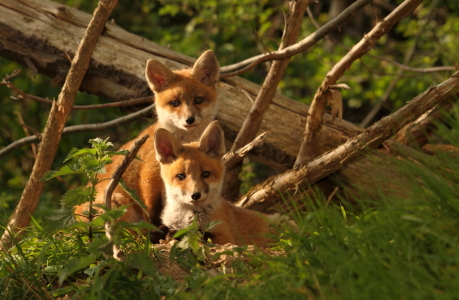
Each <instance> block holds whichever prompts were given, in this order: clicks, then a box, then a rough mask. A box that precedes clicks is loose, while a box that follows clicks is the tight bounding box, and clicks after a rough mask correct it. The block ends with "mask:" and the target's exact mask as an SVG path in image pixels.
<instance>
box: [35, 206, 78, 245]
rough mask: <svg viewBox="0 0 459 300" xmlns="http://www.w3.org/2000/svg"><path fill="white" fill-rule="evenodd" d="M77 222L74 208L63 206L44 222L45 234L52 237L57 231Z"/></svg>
mask: <svg viewBox="0 0 459 300" xmlns="http://www.w3.org/2000/svg"><path fill="white" fill-rule="evenodd" d="M75 222H76V220H75V216H74V215H73V209H72V208H68V207H62V208H60V209H57V210H54V211H53V212H51V213H50V214H49V215H48V216H47V217H46V219H45V221H44V222H43V236H44V237H45V238H47V237H50V236H51V235H53V234H54V233H55V232H57V231H59V230H62V229H64V228H67V227H69V226H71V225H72V224H74V223H75Z"/></svg>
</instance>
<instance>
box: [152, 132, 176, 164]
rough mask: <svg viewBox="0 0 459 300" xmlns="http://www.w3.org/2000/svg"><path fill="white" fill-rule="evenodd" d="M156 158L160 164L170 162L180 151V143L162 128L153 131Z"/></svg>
mask: <svg viewBox="0 0 459 300" xmlns="http://www.w3.org/2000/svg"><path fill="white" fill-rule="evenodd" d="M155 150H156V159H157V160H158V161H159V162H160V163H162V164H170V163H172V162H173V161H174V160H176V159H177V157H178V156H179V155H180V153H182V144H180V142H179V141H178V140H177V139H176V138H175V136H173V135H172V133H170V132H169V131H167V130H166V129H164V128H159V129H158V130H156V132H155Z"/></svg>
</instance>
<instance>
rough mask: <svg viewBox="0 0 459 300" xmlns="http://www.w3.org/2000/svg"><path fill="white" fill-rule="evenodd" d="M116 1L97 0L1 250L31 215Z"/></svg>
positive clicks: (26, 223)
mask: <svg viewBox="0 0 459 300" xmlns="http://www.w3.org/2000/svg"><path fill="white" fill-rule="evenodd" d="M117 3H118V1H117V0H101V1H100V2H99V5H98V7H97V8H96V10H95V12H94V18H92V20H91V22H90V23H89V26H88V29H87V30H86V32H85V33H84V36H83V39H82V41H81V43H80V45H79V46H78V50H77V51H76V54H75V58H74V59H73V61H72V64H71V66H70V70H69V73H68V75H67V77H66V79H65V83H64V86H63V87H62V91H61V93H60V94H59V98H58V100H57V102H56V103H55V104H53V106H52V108H51V112H50V114H49V118H48V121H47V122H46V127H45V132H44V134H43V139H42V142H41V144H40V147H39V150H38V154H37V159H36V161H35V164H34V166H33V169H32V173H31V175H30V178H29V180H28V182H27V184H26V187H25V188H24V191H23V194H22V197H21V200H20V202H19V204H18V206H17V207H16V209H15V211H14V213H13V216H12V217H11V219H10V221H9V222H8V226H7V230H5V233H4V234H3V236H2V239H1V244H0V248H1V249H2V250H3V251H5V250H7V249H8V248H9V247H10V245H11V242H12V239H13V238H14V236H13V234H20V233H21V231H22V229H23V228H26V227H27V226H28V225H29V222H30V216H31V215H32V214H33V213H34V211H35V208H36V206H37V204H38V198H39V196H40V193H41V191H42V189H43V185H44V182H43V181H40V180H41V179H42V178H43V175H44V174H45V173H46V172H48V171H49V170H50V168H51V164H52V162H53V159H54V156H55V154H56V152H57V147H58V145H59V141H60V138H61V135H62V131H63V130H64V125H65V122H66V121H67V119H68V116H69V114H70V111H71V107H72V105H73V101H74V99H75V96H76V94H77V92H78V89H79V87H80V84H81V82H82V80H83V76H84V74H85V72H86V70H87V68H88V65H89V60H90V59H91V54H92V52H93V49H94V47H95V45H96V43H97V40H98V39H99V35H100V34H101V32H102V30H103V29H104V26H105V22H106V21H107V19H108V16H109V15H110V14H111V12H112V10H113V9H114V8H115V6H116V4H117Z"/></svg>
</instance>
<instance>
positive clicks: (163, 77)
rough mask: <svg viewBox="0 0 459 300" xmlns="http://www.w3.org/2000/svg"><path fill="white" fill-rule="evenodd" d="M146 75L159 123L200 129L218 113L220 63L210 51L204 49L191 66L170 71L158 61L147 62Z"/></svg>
mask: <svg viewBox="0 0 459 300" xmlns="http://www.w3.org/2000/svg"><path fill="white" fill-rule="evenodd" d="M145 76H146V78H147V81H148V85H149V86H150V88H151V89H152V91H153V92H154V93H155V103H156V111H157V114H158V122H159V123H160V124H161V125H162V127H164V128H167V129H169V130H171V131H173V130H175V129H177V128H178V129H181V130H184V131H193V130H195V129H198V128H200V129H201V132H202V131H203V130H204V129H205V128H206V127H207V125H208V124H209V123H210V122H212V121H213V120H214V117H215V114H216V112H217V91H216V89H215V82H216V81H217V80H218V78H219V76H220V65H219V63H218V61H217V58H216V57H215V54H214V52H213V51H211V50H208V51H206V52H204V53H203V54H202V55H201V56H200V57H199V58H198V60H197V61H196V62H195V64H194V66H193V68H192V69H185V70H180V71H172V70H171V69H169V68H168V67H167V66H165V65H163V64H162V63H160V62H159V61H157V60H154V59H150V60H149V61H148V62H147V67H146V69H145Z"/></svg>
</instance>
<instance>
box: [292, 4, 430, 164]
mask: <svg viewBox="0 0 459 300" xmlns="http://www.w3.org/2000/svg"><path fill="white" fill-rule="evenodd" d="M421 2H422V0H406V1H404V2H403V3H402V4H400V5H399V6H398V7H397V8H396V9H395V10H394V11H393V12H391V13H390V14H389V15H388V16H387V17H386V18H385V19H384V20H382V21H381V22H380V23H378V24H377V25H376V26H375V27H374V28H373V29H372V30H371V31H370V32H369V33H368V34H366V35H365V36H364V37H363V39H362V40H361V41H360V42H359V43H358V44H356V45H355V46H354V47H352V49H351V50H350V51H349V52H348V53H347V54H346V55H345V56H344V57H343V58H342V59H341V60H340V61H339V62H338V63H337V64H336V65H334V66H333V68H332V69H331V70H330V72H328V74H327V76H326V77H325V79H324V81H323V82H322V84H321V85H320V87H319V88H318V89H317V92H316V94H315V95H314V99H313V100H312V103H311V106H310V108H309V112H308V113H309V117H308V119H307V121H306V127H305V134H304V137H303V141H302V143H301V147H300V151H299V153H298V156H297V159H296V161H295V166H298V165H299V164H301V163H304V162H307V161H309V160H311V159H313V158H314V157H315V155H316V152H317V144H318V141H319V132H320V129H321V128H322V118H323V115H324V113H325V106H326V101H327V97H326V95H327V93H329V87H330V86H331V85H333V84H335V83H336V81H337V80H338V79H339V78H340V77H341V76H342V75H343V74H344V72H345V71H346V70H348V69H349V68H350V67H351V65H352V63H353V62H354V61H355V60H357V59H358V58H360V57H362V56H363V55H364V54H365V53H366V52H368V51H369V50H370V49H371V48H372V46H373V45H374V44H375V43H376V42H377V41H378V40H379V38H381V37H382V36H383V35H384V34H386V33H387V32H388V31H389V30H390V28H392V27H393V26H394V25H395V24H396V23H397V22H398V21H399V20H401V19H402V18H404V17H405V16H406V15H408V14H409V13H410V12H411V11H413V10H414V9H415V8H416V7H417V6H418V5H419V3H421Z"/></svg>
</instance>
